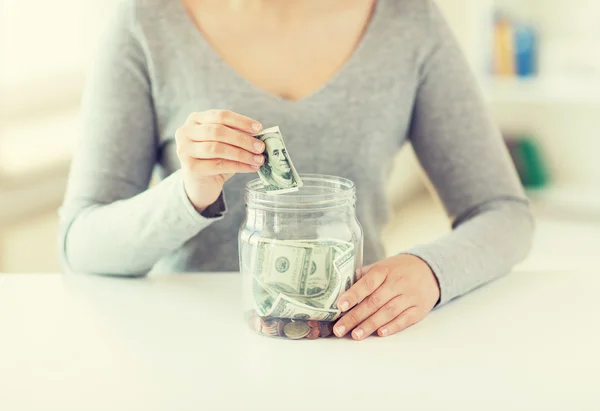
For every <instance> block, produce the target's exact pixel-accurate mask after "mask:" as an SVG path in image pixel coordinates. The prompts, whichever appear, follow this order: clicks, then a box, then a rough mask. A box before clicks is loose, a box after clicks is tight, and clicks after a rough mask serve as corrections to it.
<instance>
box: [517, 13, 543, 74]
mask: <svg viewBox="0 0 600 411" xmlns="http://www.w3.org/2000/svg"><path fill="white" fill-rule="evenodd" d="M514 41H515V45H514V50H515V51H514V52H515V73H516V75H517V76H518V77H532V76H535V75H536V74H537V67H536V66H537V64H536V62H537V38H536V33H535V30H534V28H533V26H532V25H530V24H515V30H514Z"/></svg>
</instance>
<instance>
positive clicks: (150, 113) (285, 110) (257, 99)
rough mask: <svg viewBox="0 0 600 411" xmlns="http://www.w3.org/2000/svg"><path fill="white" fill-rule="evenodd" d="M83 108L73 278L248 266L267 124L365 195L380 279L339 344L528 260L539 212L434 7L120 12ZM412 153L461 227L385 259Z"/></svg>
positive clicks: (271, 5)
mask: <svg viewBox="0 0 600 411" xmlns="http://www.w3.org/2000/svg"><path fill="white" fill-rule="evenodd" d="M83 110H84V111H83V133H82V137H81V142H80V145H79V150H78V152H77V153H76V155H75V158H74V162H73V165H72V172H71V176H70V181H69V186H68V192H67V195H66V198H65V203H64V205H63V207H62V209H61V232H60V236H61V244H62V255H63V261H64V264H65V267H67V269H69V270H73V271H78V272H90V273H100V274H112V275H129V276H138V275H145V274H147V273H149V272H158V271H163V272H176V271H236V270H238V251H237V232H238V229H239V226H240V224H241V222H242V219H243V217H244V200H243V192H244V185H245V183H246V182H247V181H248V180H249V179H251V178H256V174H255V173H256V170H257V169H258V167H259V166H260V165H261V164H262V162H263V156H262V154H261V153H262V152H263V151H264V149H265V147H264V145H263V144H261V143H260V142H257V141H256V139H253V138H252V137H250V135H252V134H255V133H257V132H258V131H260V130H261V129H263V125H265V126H274V125H279V126H281V127H282V130H285V131H284V133H285V136H286V145H287V147H288V149H289V150H290V153H292V157H293V160H294V165H295V166H296V167H297V169H298V170H304V172H311V173H322V174H330V175H338V176H343V177H346V178H349V179H351V180H353V181H354V182H355V183H356V186H357V196H358V200H357V201H358V218H359V220H360V221H361V224H362V226H363V229H364V235H365V245H364V258H365V264H370V266H369V267H367V268H366V269H364V270H363V275H364V276H363V277H362V279H361V280H360V281H358V282H357V283H356V284H355V285H354V286H353V287H352V288H351V289H350V290H349V291H348V292H346V293H345V294H344V295H343V296H342V297H341V298H340V301H339V307H340V309H342V310H343V311H345V312H346V313H347V315H345V316H343V318H342V319H341V320H339V321H338V323H337V324H336V328H335V333H336V335H337V336H343V335H347V334H348V333H351V335H352V337H353V338H354V339H358V340H360V339H364V338H366V337H367V336H369V335H371V334H374V333H376V334H378V335H380V336H387V335H392V334H394V333H396V332H398V331H400V330H402V329H404V328H406V327H408V326H410V325H412V324H414V323H415V322H417V321H420V320H421V319H423V318H424V317H425V316H426V315H427V313H429V312H430V311H431V310H432V309H433V307H435V306H436V305H437V306H440V305H443V304H445V303H447V302H448V301H450V300H451V299H453V298H455V297H457V296H459V295H462V294H464V293H466V292H468V291H470V290H472V289H473V288H475V287H477V286H479V285H481V284H484V283H486V282H488V281H490V280H492V279H494V278H497V277H499V276H501V275H503V274H505V273H507V272H509V271H510V270H511V268H512V267H513V266H514V265H515V264H516V263H517V262H519V261H521V260H522V259H523V258H524V257H525V256H526V254H527V252H528V250H529V247H530V241H531V238H532V231H533V223H532V216H531V213H530V209H529V206H528V202H527V199H526V197H525V196H524V193H523V191H522V188H521V187H520V185H519V182H518V178H517V175H516V173H515V170H514V167H513V166H512V164H511V161H510V158H509V157H508V155H507V151H506V150H505V147H504V146H503V142H502V140H501V137H500V135H499V132H498V130H497V129H496V127H495V126H494V124H493V122H492V120H491V119H490V116H489V115H488V113H487V112H486V109H485V106H484V103H483V101H482V98H481V96H480V94H479V92H478V90H477V87H476V83H475V81H474V80H473V78H472V75H471V74H470V72H469V69H468V66H467V64H466V63H465V60H464V58H463V56H462V55H461V52H460V51H459V49H458V47H457V45H456V42H455V40H454V38H453V36H452V34H451V33H450V30H449V28H448V27H447V24H446V22H445V21H444V20H443V18H442V17H441V14H440V12H439V10H438V9H437V8H436V6H435V5H434V3H433V1H432V0H380V1H375V0H329V1H320V0H302V1H293V2H292V1H286V0H243V1H235V2H234V1H223V0H184V1H183V2H181V1H180V0H137V1H136V0H126V1H122V2H121V3H120V6H119V7H118V10H117V13H116V15H115V18H114V19H113V20H112V22H111V24H110V25H109V28H108V30H107V33H106V36H105V37H104V39H103V42H102V47H101V49H100V53H99V57H98V60H97V61H96V62H95V64H94V66H93V70H92V74H91V78H90V79H89V83H88V87H87V90H86V93H85V99H84V103H83ZM407 141H410V142H411V143H412V145H413V147H414V149H415V151H416V153H417V156H418V158H419V160H420V162H421V164H422V166H423V168H424V170H425V171H426V173H427V175H428V176H429V178H430V179H431V181H432V183H433V184H434V186H435V188H436V190H437V192H438V194H439V195H440V197H441V199H442V201H443V203H444V205H445V208H446V211H447V213H448V215H449V216H450V218H452V220H453V224H452V226H453V231H452V232H451V233H450V234H448V235H446V236H444V237H443V238H440V239H439V240H437V241H435V242H433V243H431V244H424V245H421V246H417V247H415V248H413V249H411V250H407V251H405V252H403V253H401V254H399V255H396V256H393V257H390V258H384V254H383V248H382V245H381V243H380V231H381V229H382V227H383V225H384V224H385V223H386V216H387V215H388V211H389V210H388V206H387V205H386V201H385V195H384V182H383V181H382V178H381V177H382V175H383V171H384V170H386V169H387V168H388V167H389V165H390V164H391V161H392V158H393V156H394V155H395V153H396V152H397V151H398V150H399V149H400V147H401V146H402V144H404V143H405V142H407ZM332 159H335V161H332ZM155 166H156V167H157V171H158V173H159V175H160V177H162V181H160V183H158V184H157V185H156V186H153V187H152V188H150V189H149V188H148V184H149V182H150V179H151V176H152V172H153V170H154V169H155Z"/></svg>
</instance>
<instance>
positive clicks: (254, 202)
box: [245, 174, 356, 209]
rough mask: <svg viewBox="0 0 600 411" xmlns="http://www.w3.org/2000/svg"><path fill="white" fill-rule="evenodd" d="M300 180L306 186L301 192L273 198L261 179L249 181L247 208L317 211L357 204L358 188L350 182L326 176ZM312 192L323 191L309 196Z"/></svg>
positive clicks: (303, 175)
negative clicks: (315, 190) (311, 189)
mask: <svg viewBox="0 0 600 411" xmlns="http://www.w3.org/2000/svg"><path fill="white" fill-rule="evenodd" d="M300 178H301V179H302V182H303V184H304V185H303V186H302V187H300V188H299V190H298V191H293V192H289V193H283V194H270V193H269V192H268V191H266V190H265V187H264V184H263V182H262V180H261V179H260V178H256V179H253V180H250V181H249V182H248V183H246V187H245V192H246V204H247V205H248V206H256V207H259V208H267V209H280V208H284V209H315V208H330V207H339V206H342V205H348V204H349V203H351V204H354V202H355V198H356V187H355V185H354V182H353V181H352V180H350V179H347V178H344V177H338V176H332V175H326V174H300ZM310 188H316V189H319V188H320V189H322V191H321V192H318V193H310ZM303 191H304V192H303ZM307 191H308V192H307ZM327 191H329V192H327Z"/></svg>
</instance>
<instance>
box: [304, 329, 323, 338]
mask: <svg viewBox="0 0 600 411" xmlns="http://www.w3.org/2000/svg"><path fill="white" fill-rule="evenodd" d="M319 335H320V333H319V328H311V330H310V332H309V333H308V335H307V336H306V338H308V339H309V340H316V339H317V338H319Z"/></svg>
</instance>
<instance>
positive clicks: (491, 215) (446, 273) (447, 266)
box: [406, 199, 534, 306]
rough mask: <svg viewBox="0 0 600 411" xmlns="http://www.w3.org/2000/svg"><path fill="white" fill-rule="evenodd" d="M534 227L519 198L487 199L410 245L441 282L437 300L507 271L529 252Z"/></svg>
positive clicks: (442, 299)
mask: <svg viewBox="0 0 600 411" xmlns="http://www.w3.org/2000/svg"><path fill="white" fill-rule="evenodd" d="M533 232H534V219H533V216H532V213H531V210H530V208H529V206H528V205H527V204H526V203H525V202H523V201H522V200H521V199H515V200H510V199H502V200H497V201H490V202H488V203H485V204H483V205H481V206H478V207H476V208H475V209H474V210H472V212H471V213H470V218H468V219H466V220H464V221H462V222H461V223H459V224H458V225H457V226H456V227H455V229H454V230H453V231H452V232H451V233H449V234H448V235H446V236H444V237H442V238H440V239H438V240H437V241H434V242H432V243H430V244H425V245H421V246H417V247H414V248H413V249H411V250H409V251H407V252H406V253H407V254H412V255H415V256H417V257H419V258H421V259H422V260H424V261H425V262H426V263H427V264H429V266H430V267H431V269H432V271H433V272H434V274H435V276H436V277H437V279H438V282H439V285H440V292H441V295H440V301H439V303H438V306H439V305H443V304H445V303H447V302H448V301H450V300H452V299H453V298H455V297H458V296H460V295H462V294H465V293H467V292H469V291H471V290H473V289H474V288H477V287H478V286H480V285H483V284H485V283H487V282H489V281H492V280H494V279H496V278H498V277H500V276H502V275H505V274H507V273H509V272H510V271H511V270H512V268H513V266H514V265H515V264H517V263H519V262H521V261H522V260H523V259H524V258H525V257H526V256H527V254H528V252H529V250H530V248H531V243H532V237H533Z"/></svg>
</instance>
